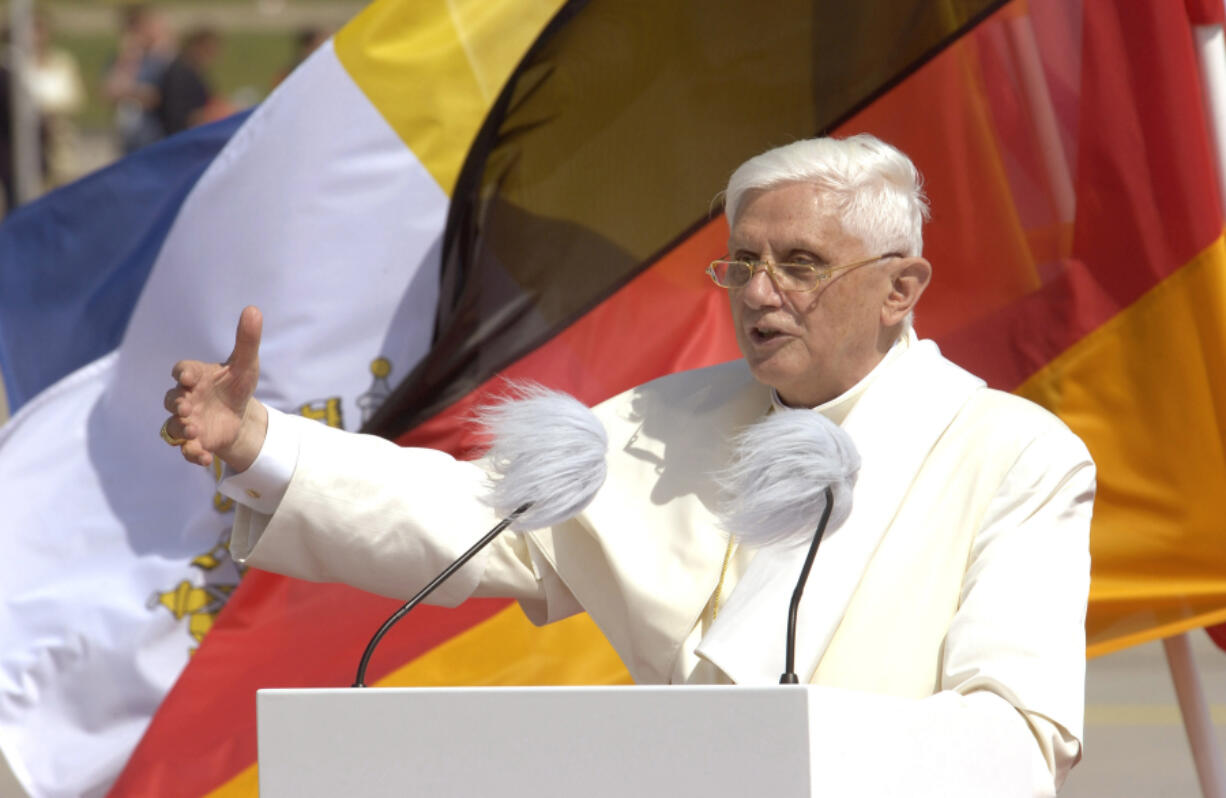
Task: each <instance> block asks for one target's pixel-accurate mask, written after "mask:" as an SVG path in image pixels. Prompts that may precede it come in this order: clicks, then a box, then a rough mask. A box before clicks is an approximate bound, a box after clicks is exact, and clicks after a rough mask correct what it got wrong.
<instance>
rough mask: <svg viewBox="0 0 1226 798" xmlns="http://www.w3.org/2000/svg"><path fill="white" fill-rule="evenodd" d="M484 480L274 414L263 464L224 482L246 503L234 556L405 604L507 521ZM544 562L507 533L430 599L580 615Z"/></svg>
mask: <svg viewBox="0 0 1226 798" xmlns="http://www.w3.org/2000/svg"><path fill="white" fill-rule="evenodd" d="M287 470H288V472H289V473H290V477H289V479H288V481H286V480H285V479H284V476H283V475H284V474H285V472H286V471H287ZM486 479H487V477H486V473H485V471H484V470H483V469H482V468H480V467H479V466H478V465H477V464H474V463H470V462H464V461H459V460H456V459H454V458H453V457H451V456H450V455H448V454H446V453H445V452H440V451H435V450H433V449H412V448H405V447H401V446H398V445H397V444H395V443H393V442H391V441H387V440H384V439H382V438H378V437H375V436H372V435H360V434H356V433H351V432H346V431H344V430H338V429H333V428H330V427H327V426H325V425H323V424H320V423H319V422H317V421H313V420H310V419H306V418H302V417H299V416H293V415H288V414H277V416H276V417H275V420H274V418H273V416H272V413H271V412H270V417H269V436H268V438H267V439H266V441H265V447H264V448H263V449H261V451H260V454H259V456H258V457H257V459H256V462H255V463H253V464H252V466H251V468H249V469H247V471H245V472H243V473H242V474H236V475H233V476H230V477H227V478H226V479H225V481H224V483H225V487H226V495H228V496H231V497H232V498H234V499H235V500H236V501H238V502H239V506H238V507H237V508H236V512H235V518H234V528H233V530H232V532H231V536H230V551H231V553H232V554H233V556H234V558H235V560H236V561H238V562H241V563H245V564H247V565H250V566H253V567H256V568H261V569H264V570H268V571H274V572H276V573H281V574H286V575H287V576H293V577H296V578H299V579H306V580H309V581H314V582H342V583H345V584H348V585H352V586H353V587H357V588H359V589H362V590H366V591H368V592H372V593H378V594H380V595H385V596H391V597H394V598H400V599H405V598H408V597H410V596H412V595H413V594H415V593H416V592H417V591H418V590H420V589H421V588H422V587H423V586H424V585H425V584H426V583H427V582H429V581H430V580H431V579H433V578H434V576H436V575H437V574H439V573H440V572H442V571H443V570H444V569H445V568H446V567H447V566H449V565H450V564H451V563H452V562H454V561H455V560H456V559H458V558H459V557H460V556H461V555H462V554H463V553H464V552H465V551H466V550H467V549H468V548H469V547H470V546H472V545H473V544H474V543H476V542H477V541H478V540H479V539H480V538H481V537H482V536H483V535H484V534H485V533H486V532H488V531H489V530H490V529H491V528H492V527H493V526H494V525H495V524H496V523H497V522H498V521H499V520H500V519H499V517H498V516H497V514H496V513H495V512H494V510H493V509H492V508H490V507H488V506H486V505H485V504H484V503H483V502H482V501H481V500H480V497H481V496H482V495H483V494H484V493H485V492H486V487H487V486H486ZM247 490H254V491H256V492H258V493H260V494H261V495H260V496H259V497H252V496H251V495H250V494H247V493H246V491H247ZM538 560H539V558H536V557H533V555H532V552H531V550H530V545H526V544H525V541H524V540H523V539H522V538H520V537H519V536H518V535H517V534H516V533H514V532H511V531H509V530H508V531H505V532H503V533H502V535H500V536H499V537H498V538H497V539H496V540H495V541H494V542H493V543H491V544H490V545H489V546H487V547H486V548H485V549H483V550H482V551H481V552H480V553H478V554H477V555H476V556H475V557H473V559H471V560H470V561H469V562H468V563H467V564H465V565H464V567H463V568H461V569H460V570H459V571H457V572H456V573H455V574H454V575H453V576H452V577H451V578H450V579H449V580H448V581H447V582H445V583H444V584H443V585H442V586H440V587H439V588H438V590H437V591H435V593H433V594H432V595H431V598H430V603H433V604H442V605H445V606H454V605H456V604H459V603H461V602H463V601H464V600H465V599H467V598H469V597H470V596H472V595H474V594H475V593H476V594H479V595H483V596H500V597H505V598H514V599H518V600H519V601H520V602H521V603H523V604H524V605H525V609H526V610H529V611H530V614H531V615H532V617H533V619H534V620H536V619H542V620H544V619H554V618H556V617H559V616H560V615H562V614H568V612H570V611H573V608H572V607H573V598H571V597H569V594H568V593H567V594H566V595H563V592H565V591H564V589H563V588H561V587H560V585H561V582H560V580H559V579H557V577H556V574H553V573H552V572H547V573H546V572H542V564H541V562H539V561H538Z"/></svg>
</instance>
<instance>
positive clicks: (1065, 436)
mask: <svg viewBox="0 0 1226 798" xmlns="http://www.w3.org/2000/svg"><path fill="white" fill-rule="evenodd" d="M1094 490H1095V470H1094V463H1093V461H1092V460H1091V459H1090V455H1089V452H1087V451H1086V449H1085V446H1084V445H1083V444H1082V443H1081V441H1080V440H1078V439H1077V438H1076V436H1074V435H1072V434H1071V433H1070V432H1068V431H1067V429H1064V428H1063V427H1061V428H1060V429H1058V430H1052V431H1050V432H1048V433H1045V434H1043V435H1040V436H1038V437H1036V438H1035V439H1034V440H1033V441H1032V442H1031V443H1030V444H1029V445H1028V446H1027V447H1026V448H1025V449H1024V450H1023V451H1022V452H1021V454H1020V455H1019V457H1018V459H1017V461H1016V462H1015V464H1014V465H1013V467H1012V468H1011V469H1010V471H1009V473H1008V474H1007V475H1006V477H1005V480H1004V482H1003V483H1002V485H1001V487H1000V489H999V490H998V491H997V494H996V498H995V499H993V501H992V503H991V504H990V506H989V507H988V510H987V513H986V514H985V517H984V520H983V523H982V525H981V527H980V530H979V532H978V533H977V534H976V537H975V540H974V542H973V543H972V547H971V553H970V560H969V563H968V566H967V571H966V576H965V578H964V581H963V588H962V594H961V598H960V602H959V606H958V611H957V613H956V614H955V615H954V619H953V621H952V623H951V624H950V627H949V632H948V635H947V637H946V641H945V649H944V659H943V663H942V688H943V689H944V690H952V691H954V692H957V693H960V694H962V695H966V696H969V695H971V694H976V693H979V692H980V691H982V692H984V693H992V694H995V695H996V696H999V697H1000V698H1002V699H1004V702H1007V703H1008V704H1010V705H1012V707H1014V708H1016V712H1017V713H1018V717H1019V718H1021V719H1023V720H1024V721H1025V724H1026V726H1027V727H1028V728H1029V731H1030V733H1031V734H1032V735H1033V737H1034V742H1035V743H1037V746H1036V747H1035V748H1034V750H1035V751H1036V760H1037V761H1039V762H1041V764H1042V765H1043V767H1042V768H1041V769H1038V770H1036V779H1037V781H1036V783H1035V792H1034V794H1035V795H1054V794H1055V793H1056V791H1057V790H1058V789H1059V787H1060V785H1061V784H1062V783H1063V782H1064V779H1065V777H1066V776H1067V775H1068V771H1069V769H1070V768H1072V766H1073V765H1074V764H1076V762H1077V761H1078V760H1079V759H1080V758H1081V738H1082V734H1083V725H1084V712H1085V615H1086V601H1087V597H1088V594H1089V583H1090V554H1089V534H1090V516H1091V510H1092V505H1093V500H1094Z"/></svg>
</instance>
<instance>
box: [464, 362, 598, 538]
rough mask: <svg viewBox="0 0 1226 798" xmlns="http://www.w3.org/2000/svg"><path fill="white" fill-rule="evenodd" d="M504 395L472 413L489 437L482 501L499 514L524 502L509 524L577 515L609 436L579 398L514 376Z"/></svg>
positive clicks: (538, 524)
mask: <svg viewBox="0 0 1226 798" xmlns="http://www.w3.org/2000/svg"><path fill="white" fill-rule="evenodd" d="M510 387H511V393H510V396H508V397H505V398H504V399H503V400H502V401H501V402H500V403H498V404H494V405H490V406H487V407H485V408H483V409H481V410H480V411H479V412H478V416H477V420H478V422H479V423H480V424H481V425H482V426H483V427H484V428H485V432H486V434H488V435H489V436H491V437H492V438H493V443H492V445H491V446H490V449H489V451H488V452H486V455H485V456H486V460H487V462H488V464H489V467H490V469H491V471H492V473H491V475H490V478H489V484H488V488H489V492H488V494H487V495H486V496H484V497H483V498H482V501H483V502H484V503H485V504H487V505H489V506H491V507H493V508H494V509H495V510H497V511H498V512H499V513H502V514H503V515H509V514H510V513H511V511H513V510H515V509H516V508H518V507H520V506H522V505H524V504H529V503H530V504H531V505H532V506H531V508H529V509H528V510H527V511H526V512H524V513H523V514H522V515H520V516H519V517H518V518H517V519H516V520H515V521H514V522H512V524H511V528H512V529H515V530H518V531H525V530H530V529H541V528H543V527H547V526H552V525H554V524H557V523H560V522H562V521H565V520H567V519H569V518H572V517H574V516H575V515H578V514H579V513H580V512H582V511H583V510H584V508H586V507H587V506H588V504H590V503H591V501H592V499H593V498H594V497H595V496H596V492H597V491H598V490H600V487H601V485H603V484H604V480H605V474H606V473H607V471H608V464H607V462H606V456H607V453H608V448H609V441H608V436H607V435H606V434H605V430H604V427H603V426H602V425H601V423H600V420H599V419H597V418H596V416H595V414H594V413H592V411H591V410H589V409H588V408H587V407H586V406H585V405H584V404H583V403H582V402H580V401H579V400H578V399H575V398H574V397H573V396H570V395H568V394H565V393H561V392H558V391H550V390H548V389H546V388H543V387H541V386H540V385H536V384H534V383H515V384H512V385H511V386H510Z"/></svg>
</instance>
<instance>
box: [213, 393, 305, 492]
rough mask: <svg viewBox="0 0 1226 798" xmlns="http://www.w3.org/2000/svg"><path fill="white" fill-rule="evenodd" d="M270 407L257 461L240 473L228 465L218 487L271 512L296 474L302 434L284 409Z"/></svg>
mask: <svg viewBox="0 0 1226 798" xmlns="http://www.w3.org/2000/svg"><path fill="white" fill-rule="evenodd" d="M267 410H268V432H267V433H266V434H265V436H264V445H263V446H261V447H260V453H259V454H258V455H256V458H255V462H253V463H252V464H251V465H250V466H248V468H247V470H246V471H241V472H239V473H237V474H236V473H234V472H232V471H230V469H229V467H227V468H226V470H225V472H224V474H223V478H222V480H221V482H220V483H219V484H218V486H217V489H218V490H219V491H221V493H222V494H224V495H226V496H229V497H230V498H231V499H233V500H234V501H236V502H238V503H239V504H243V505H246V506H247V507H250V508H251V509H252V510H255V511H256V512H259V513H263V514H264V515H272V514H273V512H274V511H275V510H276V509H277V505H278V504H280V503H281V498H282V497H283V496H285V491H286V489H287V488H288V487H289V481H290V478H291V477H293V476H294V465H295V464H296V463H297V462H298V445H299V436H298V433H297V430H296V428H295V426H294V425H293V424H292V423H290V422H289V420H288V417H287V416H286V415H285V414H284V413H282V412H281V411H279V410H274V409H273V408H271V407H269V408H267Z"/></svg>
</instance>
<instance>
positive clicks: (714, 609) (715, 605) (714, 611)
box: [711, 535, 735, 623]
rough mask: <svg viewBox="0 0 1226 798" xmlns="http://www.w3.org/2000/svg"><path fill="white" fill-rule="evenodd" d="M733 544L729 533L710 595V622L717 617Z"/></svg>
mask: <svg viewBox="0 0 1226 798" xmlns="http://www.w3.org/2000/svg"><path fill="white" fill-rule="evenodd" d="M734 545H735V542H734V539H733V537H732V536H731V535H729V536H728V548H727V549H725V550H724V565H723V567H722V568H720V569H719V582H718V583H717V584H716V585H715V595H714V596H712V597H711V623H715V619H716V618H717V617H719V598H720V594H721V593H723V592H724V577H725V576H727V575H728V563H730V562H732V549H733V546H734Z"/></svg>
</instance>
